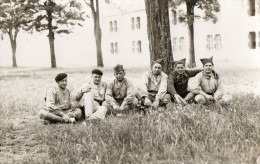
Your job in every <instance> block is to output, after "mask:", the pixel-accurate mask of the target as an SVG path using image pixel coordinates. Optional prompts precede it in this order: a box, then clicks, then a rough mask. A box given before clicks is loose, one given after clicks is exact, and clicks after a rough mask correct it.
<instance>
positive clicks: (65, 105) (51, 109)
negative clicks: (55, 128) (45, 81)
mask: <svg viewBox="0 0 260 164" xmlns="http://www.w3.org/2000/svg"><path fill="white" fill-rule="evenodd" d="M69 104H71V102H70V91H69V90H68V89H67V88H66V89H65V90H62V89H60V88H58V87H53V88H51V89H49V90H48V92H47V97H46V108H45V109H41V110H40V113H39V115H40V118H42V119H46V120H49V121H54V122H55V121H57V122H61V121H62V116H63V114H67V115H68V116H69V117H74V118H77V119H79V118H80V117H81V110H80V109H79V108H77V105H75V104H71V105H69ZM69 106H70V107H69ZM50 114H54V115H50ZM55 115H56V117H55Z"/></svg>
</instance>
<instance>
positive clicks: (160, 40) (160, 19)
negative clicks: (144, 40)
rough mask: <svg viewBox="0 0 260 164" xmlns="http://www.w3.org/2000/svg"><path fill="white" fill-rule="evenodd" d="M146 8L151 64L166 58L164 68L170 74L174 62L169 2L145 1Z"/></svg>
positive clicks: (166, 0) (161, 0)
mask: <svg viewBox="0 0 260 164" xmlns="http://www.w3.org/2000/svg"><path fill="white" fill-rule="evenodd" d="M145 7H146V14H147V33H148V39H149V50H150V64H151V65H152V61H154V60H157V59H160V58H165V59H166V60H164V64H162V68H163V71H164V72H165V73H167V74H168V73H170V71H171V70H172V61H173V55H172V46H171V33H170V22H169V7H168V0H145Z"/></svg>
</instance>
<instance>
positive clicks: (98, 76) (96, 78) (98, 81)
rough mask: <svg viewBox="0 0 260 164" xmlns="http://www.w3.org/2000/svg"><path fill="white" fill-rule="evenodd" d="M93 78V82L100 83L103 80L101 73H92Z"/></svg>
mask: <svg viewBox="0 0 260 164" xmlns="http://www.w3.org/2000/svg"><path fill="white" fill-rule="evenodd" d="M91 77H92V80H93V83H94V84H96V85H98V84H99V83H100V81H101V77H102V76H100V75H97V74H92V76H91Z"/></svg>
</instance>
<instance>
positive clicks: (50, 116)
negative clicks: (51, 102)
mask: <svg viewBox="0 0 260 164" xmlns="http://www.w3.org/2000/svg"><path fill="white" fill-rule="evenodd" d="M39 117H40V118H41V119H43V120H48V121H51V122H64V119H63V118H62V117H61V116H58V115H56V114H54V113H51V112H49V111H47V110H44V109H41V110H40V112H39Z"/></svg>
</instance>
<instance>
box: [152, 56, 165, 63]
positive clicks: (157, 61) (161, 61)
mask: <svg viewBox="0 0 260 164" xmlns="http://www.w3.org/2000/svg"><path fill="white" fill-rule="evenodd" d="M163 62H164V58H161V59H157V60H155V61H153V62H152V65H154V64H155V63H158V64H161V65H162V64H163Z"/></svg>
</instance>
